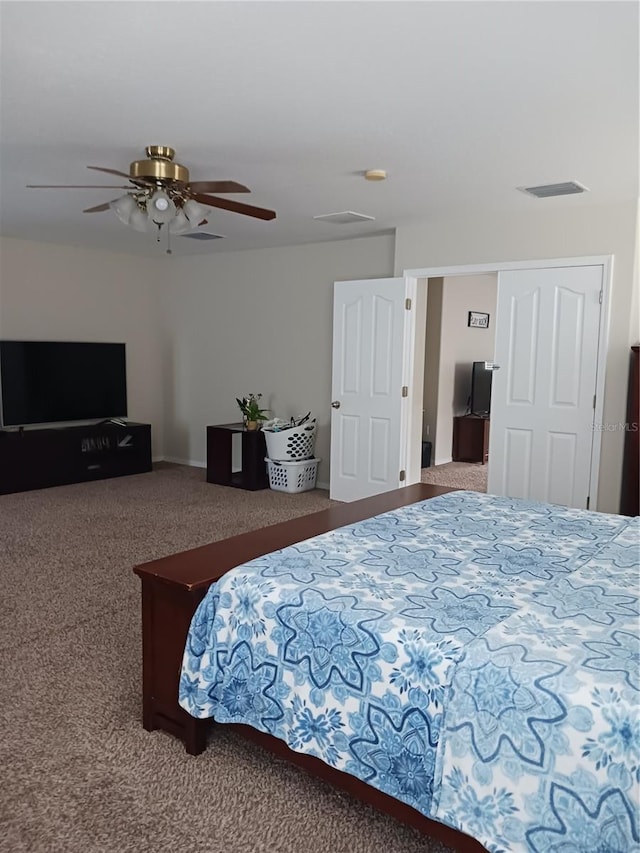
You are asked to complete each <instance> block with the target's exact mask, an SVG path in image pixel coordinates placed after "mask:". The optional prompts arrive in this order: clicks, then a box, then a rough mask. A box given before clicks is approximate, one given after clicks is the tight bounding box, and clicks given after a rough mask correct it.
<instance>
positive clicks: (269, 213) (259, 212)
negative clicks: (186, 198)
mask: <svg viewBox="0 0 640 853" xmlns="http://www.w3.org/2000/svg"><path fill="white" fill-rule="evenodd" d="M190 195H191V198H192V199H194V200H195V201H198V202H200V204H208V205H209V206H210V207H219V208H221V209H222V210H230V211H231V212H232V213H243V214H244V215H245V216H254V217H255V218H256V219H275V218H276V212H275V210H267V209H266V208H264V207H254V206H253V205H252V204H243V203H242V202H240V201H231V199H229V198H216V197H215V196H212V195H202V193H190Z"/></svg>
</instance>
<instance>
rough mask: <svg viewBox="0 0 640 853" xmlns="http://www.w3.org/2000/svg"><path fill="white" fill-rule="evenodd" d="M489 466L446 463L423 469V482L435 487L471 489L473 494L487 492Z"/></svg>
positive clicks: (468, 463) (475, 463)
mask: <svg viewBox="0 0 640 853" xmlns="http://www.w3.org/2000/svg"><path fill="white" fill-rule="evenodd" d="M488 470H489V466H488V465H483V464H482V463H481V462H446V463H445V464H444V465H434V466H433V467H432V468H423V469H422V476H421V478H420V479H421V480H422V482H423V483H431V485H433V486H451V488H456V489H469V490H470V491H472V492H486V491H487V472H488Z"/></svg>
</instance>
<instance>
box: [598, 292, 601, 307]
mask: <svg viewBox="0 0 640 853" xmlns="http://www.w3.org/2000/svg"><path fill="white" fill-rule="evenodd" d="M598 302H599V303H600V305H602V291H600V294H599V295H598Z"/></svg>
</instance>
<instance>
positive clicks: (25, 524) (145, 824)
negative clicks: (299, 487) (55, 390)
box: [0, 464, 445, 853]
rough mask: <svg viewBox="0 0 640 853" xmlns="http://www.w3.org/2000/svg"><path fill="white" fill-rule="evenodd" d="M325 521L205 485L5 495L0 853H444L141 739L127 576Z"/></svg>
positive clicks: (193, 472) (169, 474)
mask: <svg viewBox="0 0 640 853" xmlns="http://www.w3.org/2000/svg"><path fill="white" fill-rule="evenodd" d="M328 505H329V501H328V498H327V494H326V492H321V491H314V492H306V493H303V494H298V495H289V494H283V493H278V492H272V491H269V490H266V491H262V492H253V493H252V492H243V491H240V490H236V489H227V488H223V487H220V486H211V485H208V484H207V483H205V482H204V472H203V471H202V470H199V469H189V468H184V467H181V466H176V465H166V464H164V465H160V466H158V467H157V468H156V470H154V472H153V473H151V474H141V475H138V476H135V477H125V478H120V479H114V480H103V481H101V482H96V483H86V484H79V485H74V486H63V487H60V488H55V489H45V490H42V491H38V492H24V493H22V494H17V495H7V496H3V497H0V568H1V572H2V609H1V613H0V659H1V662H2V672H3V674H4V677H3V680H2V684H1V685H0V708H1V709H2V710H1V712H0V725H1V726H2V737H1V741H0V762H1V769H0V773H1V781H0V798H1V799H0V851H2V853H23V851H29V853H263V852H264V853H267V851H268V853H271V851H274V853H302V851H304V853H342V851H344V853H347V851H348V853H370V851H371V853H373V851H376V853H377V851H388V853H442V851H444V850H445V848H444V847H442V846H441V845H439V844H436V843H433V842H429V841H427V840H425V839H424V838H423V837H422V836H421V835H419V834H418V833H416V832H414V831H413V830H409V829H407V828H406V827H403V826H401V825H399V824H397V823H396V822H395V821H393V820H392V819H390V818H387V817H384V816H382V815H380V814H378V813H376V812H374V811H373V810H371V809H368V808H366V807H364V806H362V805H360V804H359V803H357V802H356V801H354V800H352V799H350V798H349V797H347V796H345V795H342V794H339V793H337V792H336V791H334V790H333V789H331V788H330V787H328V786H327V785H325V784H323V783H321V782H319V781H317V780H315V779H312V778H310V777H308V776H306V775H305V774H303V773H302V772H300V771H298V770H296V769H295V768H293V767H290V766H289V765H288V764H286V763H284V762H280V761H276V760H275V759H273V758H272V757H270V756H269V755H267V754H266V753H263V752H262V751H260V750H258V749H257V748H256V747H254V746H249V745H247V744H245V742H243V741H242V740H241V739H239V738H237V737H236V736H234V735H231V733H229V732H228V731H225V729H224V727H218V728H217V729H216V730H215V732H214V734H213V737H212V740H211V742H210V745H209V748H208V750H207V751H206V752H205V753H204V754H203V755H202V756H199V757H197V758H193V757H190V756H188V755H187V754H186V753H185V751H184V748H183V747H182V745H181V744H180V743H179V742H178V741H176V740H174V739H173V738H172V737H170V736H168V735H165V734H163V733H161V732H154V733H152V734H149V733H147V732H145V731H144V730H143V729H142V726H141V723H140V678H141V672H140V670H141V661H140V590H139V581H138V579H137V578H136V577H135V576H134V575H133V573H132V571H131V567H132V566H133V564H135V563H138V562H143V561H145V560H149V559H152V558H155V557H159V556H162V555H164V554H168V553H172V552H176V551H181V550H184V549H185V548H188V547H192V546H195V545H200V544H204V543H206V542H210V541H212V540H214V539H218V538H223V537H225V536H229V535H232V534H234V533H240V532H243V531H246V530H249V529H252V528H256V527H261V526H264V525H266V524H271V523H274V522H276V521H282V520H286V519H288V518H293V517H294V516H297V515H303V514H305V513H308V512H314V511H316V510H318V509H322V508H325V507H326V506H328Z"/></svg>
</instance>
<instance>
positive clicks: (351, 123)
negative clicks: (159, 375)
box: [0, 0, 638, 256]
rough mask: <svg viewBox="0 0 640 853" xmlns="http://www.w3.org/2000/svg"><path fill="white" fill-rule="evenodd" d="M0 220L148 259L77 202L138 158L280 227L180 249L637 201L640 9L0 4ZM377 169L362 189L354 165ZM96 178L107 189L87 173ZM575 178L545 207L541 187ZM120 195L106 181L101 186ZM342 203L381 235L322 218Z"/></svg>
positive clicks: (239, 224)
mask: <svg viewBox="0 0 640 853" xmlns="http://www.w3.org/2000/svg"><path fill="white" fill-rule="evenodd" d="M0 12H1V17H0V27H1V30H0V33H1V49H2V50H1V59H0V72H1V77H0V80H1V83H0V87H1V88H0V122H1V123H0V133H1V149H0V193H1V195H0V225H1V229H2V231H1V233H2V234H4V235H8V236H14V237H21V238H25V239H31V240H41V241H48V242H54V243H64V244H70V245H80V246H90V247H100V248H105V249H111V250H119V251H125V252H135V253H139V254H144V255H155V256H157V255H158V254H159V253H161V252H162V249H161V248H160V247H158V246H157V244H156V243H155V240H154V238H153V237H152V236H151V235H145V234H138V233H136V232H133V231H130V230H129V229H128V228H126V227H125V226H124V225H122V224H121V223H120V222H119V221H118V220H117V219H116V217H115V215H114V214H113V213H112V212H111V211H107V212H105V213H96V214H83V213H82V212H81V211H82V209H83V208H85V207H89V206H91V205H95V204H99V203H101V202H104V201H109V200H110V199H112V198H115V197H117V196H118V195H121V194H122V193H121V192H119V191H117V190H116V191H115V192H113V191H109V190H89V189H85V190H32V189H26V188H25V184H28V183H36V184H39V183H45V184H48V183H52V184H56V183H60V184H84V183H86V184H95V183H98V184H100V183H104V184H111V179H110V178H109V176H107V175H105V176H104V178H105V180H104V181H103V180H102V176H99V177H98V173H96V172H90V171H88V170H87V169H86V168H85V166H86V165H100V166H109V167H113V168H117V169H120V170H123V171H125V172H126V171H128V165H129V162H130V161H132V160H136V159H140V158H142V157H144V147H145V146H146V145H149V144H157V145H170V146H173V147H174V148H176V150H177V157H176V159H177V160H178V161H179V162H181V163H183V164H184V165H186V166H187V167H188V168H189V169H190V172H191V179H192V180H204V179H210V180H216V179H224V178H230V179H233V180H236V181H240V182H242V183H244V184H247V185H248V186H249V187H250V188H251V189H252V194H251V195H244V196H229V197H230V198H233V199H237V200H239V201H246V202H249V203H252V204H256V205H259V206H263V207H269V208H273V209H275V210H276V211H277V214H278V217H277V219H276V220H274V221H273V222H263V221H258V220H253V219H249V218H248V217H244V216H239V215H237V214H233V213H227V212H225V211H213V212H212V215H211V216H210V218H209V223H210V224H209V226H207V228H206V230H211V231H213V232H215V233H219V234H222V235H224V236H225V238H226V239H225V240H219V241H216V242H212V243H204V244H201V243H197V242H195V241H192V240H184V239H183V238H175V239H174V251H175V252H176V253H179V254H200V253H211V252H219V251H224V250H228V249H244V248H250V247H266V246H281V245H293V244H297V243H308V242H315V241H321V240H333V239H339V238H344V237H353V236H357V235H365V234H371V233H378V232H380V231H386V230H389V229H393V228H394V227H396V226H397V225H398V224H400V223H403V222H408V221H412V220H425V219H435V218H436V217H448V218H450V217H455V216H456V215H458V214H460V213H462V212H469V211H470V210H472V209H500V210H508V211H513V212H514V213H515V212H517V211H522V210H525V209H527V210H528V209H532V208H534V207H537V208H540V207H541V206H552V205H556V206H558V205H560V206H564V207H566V208H567V209H570V208H572V207H575V206H582V205H590V204H604V203H611V202H618V201H622V200H628V199H635V198H637V196H638V3H637V2H553V0H551V2H540V0H538V2H393V0H389V2H326V1H325V2H115V0H112V2H83V3H80V2H44V3H40V2H30V0H22V2H2V3H0ZM373 168H381V169H386V170H387V171H388V173H389V178H388V180H387V181H386V182H383V183H371V182H368V181H365V180H364V179H363V178H362V172H363V171H364V170H365V169H373ZM96 177H98V179H97V180H96ZM564 180H577V181H579V182H581V183H582V184H584V185H586V186H587V187H589V189H590V192H589V193H587V194H584V195H582V196H574V197H569V198H555V199H546V200H537V199H534V198H530V197H528V196H526V195H524V194H523V193H520V192H518V191H517V189H516V187H518V186H523V185H531V184H540V183H549V182H556V181H564ZM120 183H121V181H119V180H118V179H114V181H113V184H114V186H115V185H118V184H120ZM343 210H354V211H358V212H360V213H365V214H368V215H371V216H375V217H376V220H375V222H367V223H358V224H352V225H347V226H344V225H343V226H338V225H333V224H329V223H320V222H315V221H314V220H313V218H312V217H313V216H314V215H317V214H324V213H330V212H336V211H343Z"/></svg>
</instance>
